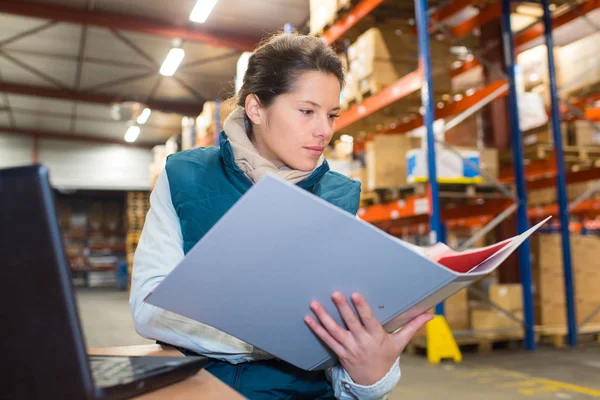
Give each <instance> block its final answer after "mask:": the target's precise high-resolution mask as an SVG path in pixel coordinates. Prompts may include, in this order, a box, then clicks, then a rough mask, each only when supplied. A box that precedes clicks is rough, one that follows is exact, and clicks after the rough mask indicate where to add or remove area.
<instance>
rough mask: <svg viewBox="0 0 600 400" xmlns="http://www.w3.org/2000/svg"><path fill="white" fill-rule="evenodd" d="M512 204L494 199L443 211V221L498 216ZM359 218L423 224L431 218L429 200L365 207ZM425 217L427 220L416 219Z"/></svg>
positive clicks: (379, 221) (360, 210)
mask: <svg viewBox="0 0 600 400" xmlns="http://www.w3.org/2000/svg"><path fill="white" fill-rule="evenodd" d="M511 204H512V200H510V199H492V200H487V201H486V202H485V203H483V204H470V205H468V206H460V207H455V208H447V209H443V210H442V220H443V221H445V222H448V221H454V220H461V219H462V220H465V219H467V218H471V217H473V216H486V215H498V214H500V213H501V212H502V211H504V210H505V209H506V208H507V207H509V206H510V205H511ZM358 216H359V217H360V218H361V219H362V220H364V221H366V222H370V223H381V222H386V221H400V220H405V219H406V220H408V219H410V221H407V222H409V223H422V222H426V221H427V219H426V218H427V217H428V216H429V198H428V197H427V196H422V197H409V198H407V199H404V200H398V201H394V202H391V203H384V204H376V205H373V206H369V207H363V208H361V209H359V210H358ZM415 217H425V219H423V220H422V219H421V218H418V219H415Z"/></svg>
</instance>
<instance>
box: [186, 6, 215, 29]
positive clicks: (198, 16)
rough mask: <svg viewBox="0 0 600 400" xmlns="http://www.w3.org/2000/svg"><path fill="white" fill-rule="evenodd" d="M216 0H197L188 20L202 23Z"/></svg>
mask: <svg viewBox="0 0 600 400" xmlns="http://www.w3.org/2000/svg"><path fill="white" fill-rule="evenodd" d="M215 4H217V0H198V1H197V2H196V5H195V6H194V8H193V9H192V12H191V13H190V21H192V22H197V23H199V24H203V23H205V22H206V20H207V19H208V16H209V15H210V13H211V12H212V10H213V8H215Z"/></svg>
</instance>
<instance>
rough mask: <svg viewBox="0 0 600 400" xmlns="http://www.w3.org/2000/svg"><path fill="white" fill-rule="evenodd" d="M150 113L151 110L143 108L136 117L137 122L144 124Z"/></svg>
mask: <svg viewBox="0 0 600 400" xmlns="http://www.w3.org/2000/svg"><path fill="white" fill-rule="evenodd" d="M150 114H152V110H151V109H149V108H144V111H142V113H141V114H140V116H139V117H137V123H138V124H140V125H144V124H145V123H146V122H148V118H150Z"/></svg>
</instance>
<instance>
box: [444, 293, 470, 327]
mask: <svg viewBox="0 0 600 400" xmlns="http://www.w3.org/2000/svg"><path fill="white" fill-rule="evenodd" d="M444 316H445V317H446V321H447V322H448V325H449V326H450V329H452V330H453V331H462V330H468V329H469V327H470V320H469V298H468V292H467V289H463V290H461V291H459V292H457V293H456V294H455V295H453V296H451V297H449V298H448V299H446V301H445V302H444Z"/></svg>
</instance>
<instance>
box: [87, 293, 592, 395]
mask: <svg viewBox="0 0 600 400" xmlns="http://www.w3.org/2000/svg"><path fill="white" fill-rule="evenodd" d="M77 300H78V304H79V310H80V313H81V317H82V321H83V327H84V331H85V335H86V340H87V343H88V346H89V347H105V346H124V345H134V344H147V343H151V341H148V340H145V339H143V338H141V337H139V336H138V335H137V333H136V332H135V330H134V329H133V324H132V322H131V317H130V315H129V307H128V303H127V293H126V292H120V291H117V290H114V289H79V290H78V291H77ZM598 377H600V345H588V346H586V347H582V348H581V349H577V350H575V351H570V350H555V349H552V348H546V347H544V348H542V349H540V350H538V351H537V352H535V353H526V352H523V351H521V350H516V351H510V350H501V351H497V352H494V353H492V354H490V355H486V356H480V355H477V354H475V353H467V354H465V359H464V362H463V363H462V364H459V365H455V364H451V363H448V364H446V363H444V364H442V365H440V366H434V365H430V364H428V363H427V362H426V361H425V359H424V357H423V356H418V355H416V356H415V355H409V354H405V355H403V356H402V380H401V381H400V385H399V386H398V388H397V389H396V391H394V393H393V395H392V396H391V399H390V400H402V399H411V400H421V399H422V400H426V399H427V400H429V399H437V398H444V400H455V399H456V400H476V399H477V400H479V399H486V400H505V399H521V398H522V399H563V400H578V399H592V398H600V379H598Z"/></svg>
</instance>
